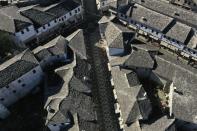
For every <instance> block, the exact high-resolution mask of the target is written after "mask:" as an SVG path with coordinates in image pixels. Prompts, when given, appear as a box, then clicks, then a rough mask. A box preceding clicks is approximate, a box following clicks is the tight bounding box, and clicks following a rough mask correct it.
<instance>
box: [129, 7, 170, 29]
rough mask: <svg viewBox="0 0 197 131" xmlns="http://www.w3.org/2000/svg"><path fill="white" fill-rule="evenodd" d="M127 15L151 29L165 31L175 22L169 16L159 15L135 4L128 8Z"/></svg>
mask: <svg viewBox="0 0 197 131" xmlns="http://www.w3.org/2000/svg"><path fill="white" fill-rule="evenodd" d="M126 14H127V15H128V16H129V17H131V18H132V19H133V20H136V21H138V22H141V23H143V24H145V25H147V26H149V27H152V28H154V29H157V30H159V31H161V32H162V31H163V30H164V29H165V28H166V27H167V26H168V25H169V24H170V23H171V22H172V20H173V18H170V17H168V16H165V15H162V14H160V13H157V12H155V11H153V10H150V9H148V8H145V7H143V6H141V5H139V4H134V5H133V6H130V8H128V10H127V12H126Z"/></svg>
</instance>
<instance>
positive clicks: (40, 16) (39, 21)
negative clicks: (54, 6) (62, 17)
mask: <svg viewBox="0 0 197 131" xmlns="http://www.w3.org/2000/svg"><path fill="white" fill-rule="evenodd" d="M21 14H22V15H23V16H25V17H27V18H29V19H30V20H32V21H33V22H34V23H35V24H36V25H39V26H42V25H45V24H47V23H49V22H51V21H52V20H54V19H55V18H56V16H55V15H53V14H50V13H47V12H43V11H40V10H36V9H33V8H32V9H28V10H24V11H21Z"/></svg>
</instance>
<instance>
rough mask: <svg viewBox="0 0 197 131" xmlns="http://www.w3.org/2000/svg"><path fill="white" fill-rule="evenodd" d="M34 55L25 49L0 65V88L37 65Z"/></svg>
mask: <svg viewBox="0 0 197 131" xmlns="http://www.w3.org/2000/svg"><path fill="white" fill-rule="evenodd" d="M38 64H39V63H38V61H37V60H36V58H35V57H34V55H33V54H32V53H31V52H30V51H29V50H26V51H24V52H22V53H21V54H19V55H17V56H15V57H13V58H12V59H10V60H8V61H6V62H5V63H3V64H2V65H0V76H1V77H0V88H2V87H4V86H7V85H8V84H9V83H11V82H12V81H14V80H16V79H18V78H19V77H21V76H22V75H24V74H25V73H27V72H29V71H30V70H31V69H33V68H34V67H36V66H38Z"/></svg>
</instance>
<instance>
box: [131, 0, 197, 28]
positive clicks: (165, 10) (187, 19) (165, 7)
mask: <svg viewBox="0 0 197 131" xmlns="http://www.w3.org/2000/svg"><path fill="white" fill-rule="evenodd" d="M133 1H134V2H136V3H139V4H141V5H143V6H144V7H147V8H149V9H152V10H154V11H157V12H159V13H161V14H165V15H167V16H170V17H174V18H176V19H177V20H179V21H181V22H184V23H186V24H189V25H192V26H194V27H195V28H197V14H196V13H194V12H191V11H188V10H185V9H183V8H179V7H177V6H174V5H172V4H168V3H165V2H162V1H160V0H143V1H141V0H133Z"/></svg>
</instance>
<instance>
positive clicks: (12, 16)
mask: <svg viewBox="0 0 197 131" xmlns="http://www.w3.org/2000/svg"><path fill="white" fill-rule="evenodd" d="M0 18H1V21H0V30H2V31H7V32H10V33H15V32H18V31H20V30H21V29H24V28H26V27H28V26H29V25H31V24H32V22H31V21H30V20H29V19H27V18H25V17H23V16H22V15H20V13H19V8H17V7H16V6H7V7H3V8H0Z"/></svg>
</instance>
